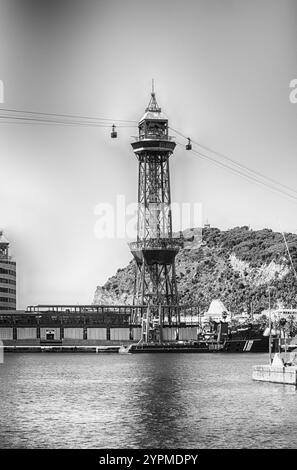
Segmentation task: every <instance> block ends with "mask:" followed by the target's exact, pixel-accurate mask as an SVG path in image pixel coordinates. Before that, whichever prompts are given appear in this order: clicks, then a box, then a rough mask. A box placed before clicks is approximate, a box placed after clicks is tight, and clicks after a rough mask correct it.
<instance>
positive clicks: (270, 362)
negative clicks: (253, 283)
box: [268, 286, 275, 365]
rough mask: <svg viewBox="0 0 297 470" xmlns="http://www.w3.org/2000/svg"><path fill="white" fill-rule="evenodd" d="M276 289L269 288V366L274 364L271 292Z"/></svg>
mask: <svg viewBox="0 0 297 470" xmlns="http://www.w3.org/2000/svg"><path fill="white" fill-rule="evenodd" d="M273 289H275V287H273V286H268V302H269V364H270V365H271V364H272V357H271V302H270V292H271V290H273Z"/></svg>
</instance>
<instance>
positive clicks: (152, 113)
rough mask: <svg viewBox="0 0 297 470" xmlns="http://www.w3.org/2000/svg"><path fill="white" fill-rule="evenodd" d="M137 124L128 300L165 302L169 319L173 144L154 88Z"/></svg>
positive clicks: (172, 304)
mask: <svg viewBox="0 0 297 470" xmlns="http://www.w3.org/2000/svg"><path fill="white" fill-rule="evenodd" d="M138 129H139V136H138V137H137V139H136V142H133V143H132V148H133V151H134V153H135V155H136V157H137V159H138V168H139V172H138V175H139V176H138V220H137V241H135V242H132V243H130V249H131V252H132V254H133V256H134V258H135V262H136V277H135V291H134V304H137V305H150V308H151V310H152V312H153V311H154V310H155V312H156V310H157V309H160V307H161V306H166V307H167V308H166V312H167V314H168V321H169V322H170V317H171V316H172V315H173V313H172V312H176V310H177V306H178V292H177V283H176V275H175V256H176V255H177V253H178V251H179V247H180V244H181V242H180V239H176V238H173V237H172V216H171V196H170V172H169V159H170V156H171V155H172V153H173V151H174V148H175V145H176V144H175V142H173V141H172V140H171V137H170V136H169V135H168V119H166V117H165V116H164V115H163V114H162V112H161V108H160V107H159V106H158V103H157V100H156V96H155V93H154V90H153V91H152V93H151V99H150V102H149V105H148V107H147V108H146V110H145V114H144V115H143V117H142V118H141V119H140V121H139V124H138Z"/></svg>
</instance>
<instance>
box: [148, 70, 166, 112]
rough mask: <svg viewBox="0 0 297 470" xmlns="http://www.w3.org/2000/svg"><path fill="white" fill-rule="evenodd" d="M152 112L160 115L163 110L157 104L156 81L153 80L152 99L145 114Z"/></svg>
mask: <svg viewBox="0 0 297 470" xmlns="http://www.w3.org/2000/svg"><path fill="white" fill-rule="evenodd" d="M147 111H151V112H153V113H160V112H161V111H162V110H161V108H160V106H159V105H158V103H157V99H156V93H155V80H154V79H153V78H152V91H151V99H150V102H149V104H148V107H147V108H146V110H145V112H147Z"/></svg>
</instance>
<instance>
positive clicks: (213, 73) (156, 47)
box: [0, 0, 297, 308]
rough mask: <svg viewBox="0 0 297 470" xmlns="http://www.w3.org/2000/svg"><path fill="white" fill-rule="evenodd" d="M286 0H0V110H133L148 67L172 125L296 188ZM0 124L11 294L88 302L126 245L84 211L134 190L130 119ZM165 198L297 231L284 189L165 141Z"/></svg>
mask: <svg viewBox="0 0 297 470" xmlns="http://www.w3.org/2000/svg"><path fill="white" fill-rule="evenodd" d="M296 13H297V3H296V1H293V0H291V1H288V0H282V1H279V0H257V1H256V0H253V1H249V2H247V1H243V0H242V1H241V0H237V1H235V0H233V1H232V0H167V1H166V0H163V1H162V0H158V1H157V0H151V1H142V0H125V1H122V0H121V1H120V0H113V1H112V0H103V1H87V0H84V1H83V2H82V1H80V2H79V1H73V0H72V1H70V0H69V1H66V0H65V1H59V2H58V1H51V2H40V1H37V0H35V1H34V0H19V1H17V0H2V1H1V4H0V79H1V80H3V82H4V86H5V103H4V105H3V106H4V107H6V108H17V109H26V110H37V111H41V112H53V113H63V114H81V115H88V116H99V117H110V118H113V119H132V120H138V119H139V118H140V117H141V115H142V113H143V111H144V108H145V107H146V105H147V103H148V101H149V92H150V86H151V79H152V77H154V78H155V81H156V92H157V99H158V102H159V104H160V105H161V106H162V109H163V110H164V111H165V112H166V114H167V115H168V117H169V124H170V125H171V126H172V127H174V128H177V129H179V130H181V131H182V132H183V133H185V134H186V135H189V136H192V138H193V139H196V140H200V142H201V143H203V144H204V145H206V146H209V147H211V148H213V149H215V150H217V151H219V152H221V153H224V154H226V155H228V156H229V157H231V158H233V159H236V160H237V161H239V162H241V163H243V164H245V165H247V166H249V167H251V168H253V169H255V170H257V171H260V172H262V173H264V174H266V175H267V176H269V177H271V178H274V179H277V180H278V181H280V182H282V183H284V184H287V185H289V186H291V187H293V188H296V189H297V184H296V181H295V180H296V173H297V172H296V170H297V163H296V150H297V133H296V126H297V104H296V105H294V104H291V103H290V102H289V91H290V90H289V83H290V81H291V80H292V79H293V78H296V77H297V63H296V57H297V56H296V43H297V42H296V39H297V38H296V36H297V15H296ZM109 132H110V130H109V129H100V128H86V127H67V126H62V125H60V126H53V125H41V124H39V125H31V124H27V123H26V124H7V123H3V122H2V123H0V136H1V138H0V171H1V183H0V226H1V227H2V228H4V229H5V231H6V236H7V237H8V238H9V239H10V240H11V242H12V248H13V254H14V255H15V256H16V259H17V263H18V287H19V289H18V290H19V292H18V308H23V307H25V306H26V305H28V304H34V303H91V301H92V299H93V294H94V290H95V288H96V285H98V284H102V283H104V282H105V281H106V279H107V277H108V276H110V275H112V274H113V273H114V272H115V271H116V270H117V269H118V268H119V267H122V266H124V265H125V264H126V263H127V262H129V260H130V259H131V255H130V252H129V249H128V247H127V245H126V240H118V239H111V240H98V239H97V238H96V237H95V234H94V227H95V223H96V220H97V216H96V215H95V214H94V209H95V207H96V205H97V204H99V203H102V202H109V203H114V202H115V200H116V197H117V195H118V194H124V195H125V196H126V199H127V202H133V201H135V199H136V197H137V162H136V158H135V156H134V155H133V152H132V149H131V147H130V142H131V141H132V138H131V136H133V135H135V133H136V131H135V129H130V128H125V129H120V130H119V139H117V140H111V139H110V137H109ZM171 182H172V199H173V200H174V201H177V202H192V203H194V202H201V203H202V207H203V215H204V219H208V221H209V222H210V223H211V225H212V226H217V227H219V228H222V229H226V228H230V227H233V226H236V225H250V226H251V227H252V228H255V229H258V228H263V227H269V228H272V229H275V230H280V229H281V228H283V229H284V230H286V231H293V232H296V229H297V222H296V216H295V214H296V208H297V207H296V203H295V202H294V201H290V200H289V199H286V198H285V197H282V196H280V195H278V194H275V193H272V192H270V191H268V190H266V189H264V188H262V187H259V186H257V185H256V184H254V183H251V182H248V181H246V180H245V179H242V178H240V177H239V176H235V175H233V174H231V173H229V172H227V171H225V170H224V169H219V168H218V167H216V166H213V165H211V164H210V163H208V162H205V161H203V160H200V159H199V158H197V157H195V156H194V155H193V154H191V153H190V152H187V153H186V152H184V151H183V150H182V149H180V148H177V149H176V151H175V153H174V155H173V157H172V159H171Z"/></svg>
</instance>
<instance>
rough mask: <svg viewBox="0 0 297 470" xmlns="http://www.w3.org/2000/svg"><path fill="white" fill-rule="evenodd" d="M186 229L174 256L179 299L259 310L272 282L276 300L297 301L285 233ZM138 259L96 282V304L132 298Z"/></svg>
mask: <svg viewBox="0 0 297 470" xmlns="http://www.w3.org/2000/svg"><path fill="white" fill-rule="evenodd" d="M200 234H201V231H199V230H198V229H191V230H187V231H186V232H184V234H183V236H184V240H185V243H184V247H183V248H182V249H181V250H180V252H179V254H178V255H177V257H176V273H177V281H178V288H179V294H180V302H181V303H183V304H185V303H186V304H188V303H194V304H196V305H197V304H198V305H199V306H200V308H201V312H204V311H206V310H207V309H208V307H209V305H210V302H211V301H212V300H213V299H220V300H222V301H223V303H224V304H225V306H226V307H227V309H229V310H230V311H232V312H233V313H235V314H236V313H240V312H242V311H244V310H245V311H248V312H250V311H251V310H252V311H253V312H254V313H260V312H261V311H262V310H264V309H267V307H268V289H267V287H268V286H274V287H275V289H273V290H272V293H271V300H272V305H273V306H276V304H277V303H282V304H283V305H284V306H285V307H287V308H290V307H291V306H292V307H293V308H296V307H297V280H296V277H295V274H294V270H293V268H292V264H291V261H290V258H289V254H288V251H287V249H286V245H285V242H284V238H283V235H282V234H281V233H279V232H273V231H272V230H269V229H263V230H251V229H249V227H246V226H244V227H235V228H232V229H229V230H225V231H223V230H219V229H218V228H204V229H203V230H202V242H201V237H200V238H199V236H200ZM285 237H286V241H287V245H288V248H289V253H290V255H291V259H292V263H293V266H294V267H295V269H297V235H295V234H292V233H286V234H285ZM134 273H135V268H134V262H133V261H131V262H130V263H129V265H128V266H127V267H125V268H122V269H119V270H118V271H117V273H116V274H115V275H114V276H112V277H111V278H109V279H108V281H107V282H106V283H105V284H104V286H98V287H97V289H96V292H95V296H94V303H95V304H112V303H121V304H129V303H131V301H132V294H133V286H134Z"/></svg>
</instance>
